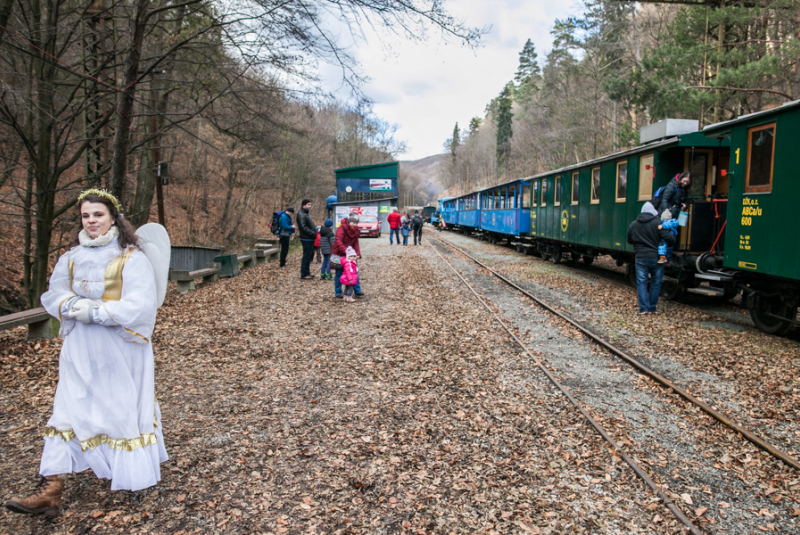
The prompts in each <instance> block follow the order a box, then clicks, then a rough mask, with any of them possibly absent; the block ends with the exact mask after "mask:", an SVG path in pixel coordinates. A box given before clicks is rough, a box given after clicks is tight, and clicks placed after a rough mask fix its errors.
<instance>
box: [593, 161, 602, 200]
mask: <svg viewBox="0 0 800 535" xmlns="http://www.w3.org/2000/svg"><path fill="white" fill-rule="evenodd" d="M591 203H592V204H599V203H600V168H599V167H595V168H594V169H592V200H591Z"/></svg>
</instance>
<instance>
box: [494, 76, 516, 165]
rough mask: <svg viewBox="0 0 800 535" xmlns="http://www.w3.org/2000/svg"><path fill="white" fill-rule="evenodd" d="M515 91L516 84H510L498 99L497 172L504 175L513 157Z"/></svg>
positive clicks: (496, 120) (496, 118) (496, 122)
mask: <svg viewBox="0 0 800 535" xmlns="http://www.w3.org/2000/svg"><path fill="white" fill-rule="evenodd" d="M513 90H514V83H513V82H508V83H507V84H506V86H505V87H504V88H503V90H502V91H501V92H500V95H499V96H498V97H497V99H496V101H497V115H495V124H496V125H497V149H496V150H497V172H498V175H502V174H503V173H504V172H505V171H506V170H507V169H508V159H509V156H510V155H511V136H512V135H513V134H514V132H513V130H512V127H511V122H512V120H513V116H512V114H511V103H512V96H513Z"/></svg>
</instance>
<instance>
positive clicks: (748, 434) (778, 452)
mask: <svg viewBox="0 0 800 535" xmlns="http://www.w3.org/2000/svg"><path fill="white" fill-rule="evenodd" d="M437 239H438V240H440V241H441V242H442V243H445V244H447V245H448V246H450V247H452V248H453V249H455V250H456V251H458V252H459V253H461V254H462V255H464V256H466V257H467V258H469V259H470V260H472V261H473V262H475V263H476V264H478V265H479V266H481V267H482V268H484V269H485V270H487V271H488V272H490V273H491V274H493V275H494V276H495V277H497V278H498V279H500V280H502V281H503V282H505V283H506V284H508V285H509V286H511V287H512V288H514V289H516V290H517V291H519V292H520V293H522V294H523V295H525V296H526V297H528V298H529V299H531V300H533V301H534V302H535V303H536V304H538V305H539V306H540V307H542V308H544V309H545V310H547V311H548V312H550V313H551V314H553V315H555V316H558V317H559V318H561V319H563V320H564V321H566V322H567V323H569V324H570V325H572V326H573V327H575V328H577V329H578V330H580V331H581V332H582V333H583V334H585V335H586V336H587V337H588V338H589V339H590V340H592V341H593V342H595V343H597V344H598V345H601V346H603V347H604V348H606V349H607V350H608V351H610V352H611V353H612V354H614V355H616V356H618V357H619V358H621V359H622V360H624V361H625V362H627V363H628V364H630V365H631V366H633V367H634V368H636V369H637V370H639V371H640V372H642V373H643V374H645V375H646V376H648V377H650V378H651V379H653V380H654V381H656V382H657V383H659V384H661V385H662V386H664V387H666V388H669V389H671V390H672V391H673V392H675V393H676V394H678V395H679V396H681V397H682V398H683V399H685V400H686V401H688V402H690V403H692V404H694V405H696V406H697V407H699V408H700V409H702V410H703V412H705V413H706V414H708V415H709V416H711V417H712V418H714V419H715V420H717V421H718V422H720V423H722V424H723V425H725V426H727V427H729V428H730V429H732V430H733V431H736V432H737V433H740V434H741V435H742V436H743V437H745V438H746V439H747V440H748V441H750V442H751V443H753V444H755V445H756V446H758V447H759V448H761V449H762V450H764V451H766V452H767V453H769V454H771V455H772V456H774V457H775V458H777V459H780V460H781V461H783V462H784V463H786V464H787V465H789V466H791V467H792V468H794V469H795V470H800V461H798V460H797V459H795V458H794V457H792V456H791V455H789V454H788V453H786V452H784V451H783V450H782V449H780V448H779V447H777V446H775V445H774V444H771V443H770V442H767V441H766V440H764V439H763V438H761V437H759V436H758V435H756V434H754V433H753V432H752V431H750V430H748V429H746V428H745V427H743V426H741V425H740V424H737V423H736V422H734V421H733V420H732V419H730V418H728V417H727V416H725V415H724V414H722V413H720V412H719V411H717V410H715V409H713V408H711V407H710V406H709V405H708V404H706V403H704V402H703V401H701V400H700V399H698V398H697V397H695V396H694V395H692V394H691V393H689V391H687V390H685V389H683V388H681V387H679V386H677V385H676V384H675V383H673V382H672V381H670V380H669V379H667V378H666V377H664V376H662V375H660V374H659V373H657V372H655V371H653V370H651V369H650V368H648V367H647V366H645V365H644V364H641V363H640V362H638V361H637V360H636V359H634V358H633V357H632V356H630V355H628V354H627V353H625V352H624V351H623V350H621V349H619V348H618V347H616V346H614V345H612V344H610V343H608V342H607V341H605V340H604V339H602V338H601V337H600V336H598V335H597V334H595V333H593V332H592V331H590V330H588V329H587V328H586V327H584V326H583V325H581V324H580V323H578V322H577V321H575V320H573V319H572V318H570V317H568V316H566V315H565V314H563V313H561V312H559V311H558V310H556V309H554V308H553V307H552V306H550V305H548V304H547V303H545V302H544V301H542V300H541V299H539V298H538V297H536V296H534V295H533V294H531V293H530V292H529V291H527V290H525V289H524V288H521V287H520V286H518V285H517V284H515V283H513V282H511V281H510V280H509V279H507V278H506V277H504V276H503V275H501V274H500V273H498V272H496V271H494V270H493V269H492V268H490V267H488V266H487V265H486V264H484V263H483V262H481V261H480V260H478V259H476V258H474V257H473V256H471V255H470V254H468V253H466V252H465V251H464V250H463V249H461V248H460V247H458V246H457V245H453V244H452V243H449V242H447V241H446V240H443V239H441V238H438V237H437Z"/></svg>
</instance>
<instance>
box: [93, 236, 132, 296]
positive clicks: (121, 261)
mask: <svg viewBox="0 0 800 535" xmlns="http://www.w3.org/2000/svg"><path fill="white" fill-rule="evenodd" d="M132 252H133V248H129V249H128V250H127V251H125V253H124V254H123V255H121V256H118V257H116V258H115V259H114V261H113V262H111V263H110V264H109V265H108V267H106V273H105V277H104V282H105V291H104V292H103V297H101V298H100V299H101V300H103V301H119V300H120V299H122V270H123V269H124V268H125V262H127V261H128V258H129V257H130V256H131V253H132Z"/></svg>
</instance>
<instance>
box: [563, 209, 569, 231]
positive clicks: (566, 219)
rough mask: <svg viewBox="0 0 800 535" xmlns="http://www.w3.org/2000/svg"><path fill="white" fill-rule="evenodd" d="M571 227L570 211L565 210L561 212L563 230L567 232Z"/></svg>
mask: <svg viewBox="0 0 800 535" xmlns="http://www.w3.org/2000/svg"><path fill="white" fill-rule="evenodd" d="M568 227H569V212H567V211H566V210H564V211H563V212H561V232H566V231H567V228H568Z"/></svg>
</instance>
